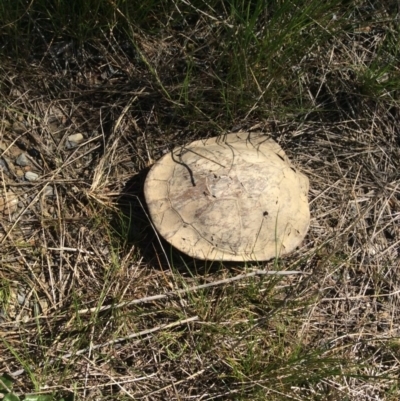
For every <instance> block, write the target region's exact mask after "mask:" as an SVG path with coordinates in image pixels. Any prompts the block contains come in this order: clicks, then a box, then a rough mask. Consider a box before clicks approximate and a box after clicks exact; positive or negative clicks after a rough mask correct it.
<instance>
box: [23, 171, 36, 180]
mask: <svg viewBox="0 0 400 401" xmlns="http://www.w3.org/2000/svg"><path fill="white" fill-rule="evenodd" d="M38 178H39V175H38V174H36V173H33V172H32V171H27V172H26V173H25V179H26V180H27V181H36V180H37V179H38Z"/></svg>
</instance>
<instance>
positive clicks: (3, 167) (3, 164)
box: [0, 159, 8, 171]
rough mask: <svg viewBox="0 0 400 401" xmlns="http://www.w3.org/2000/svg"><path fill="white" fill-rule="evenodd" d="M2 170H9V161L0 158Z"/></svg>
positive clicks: (0, 168)
mask: <svg viewBox="0 0 400 401" xmlns="http://www.w3.org/2000/svg"><path fill="white" fill-rule="evenodd" d="M0 170H1V171H8V166H7V163H6V162H5V161H4V159H0Z"/></svg>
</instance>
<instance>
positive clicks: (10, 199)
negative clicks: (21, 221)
mask: <svg viewBox="0 0 400 401" xmlns="http://www.w3.org/2000/svg"><path fill="white" fill-rule="evenodd" d="M17 205H18V199H17V197H16V196H15V195H14V194H13V193H12V192H10V191H7V192H4V191H2V192H0V213H4V214H12V213H14V212H15V211H16V210H17Z"/></svg>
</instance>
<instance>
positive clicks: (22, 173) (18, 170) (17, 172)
mask: <svg viewBox="0 0 400 401" xmlns="http://www.w3.org/2000/svg"><path fill="white" fill-rule="evenodd" d="M15 175H16V176H17V177H20V178H22V177H23V176H24V172H23V171H22V170H21V169H20V168H19V169H17V170H15Z"/></svg>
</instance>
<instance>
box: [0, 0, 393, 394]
mask: <svg viewBox="0 0 400 401" xmlns="http://www.w3.org/2000/svg"><path fill="white" fill-rule="evenodd" d="M75 3H76V4H75ZM87 3H88V4H87V8H85V7H86V5H83V3H80V2H65V3H63V2H58V3H56V4H53V5H51V6H50V5H48V4H47V2H44V1H32V2H31V3H30V4H29V5H25V3H24V2H22V1H21V2H18V1H14V2H10V3H8V2H4V4H3V5H1V7H2V10H0V15H3V17H0V38H1V39H0V53H1V60H2V61H1V65H0V91H1V95H2V96H1V106H2V107H1V115H0V168H1V170H0V173H1V183H2V188H1V193H0V195H1V198H0V213H1V218H0V223H1V224H0V242H1V267H0V334H1V338H2V341H1V342H0V380H2V382H3V383H4V384H5V386H6V387H7V388H3V390H2V391H3V394H8V397H11V394H15V395H16V396H18V397H20V398H22V397H23V396H24V395H27V394H32V397H36V398H33V399H37V400H39V399H40V398H39V396H40V395H42V396H44V395H47V396H48V397H49V398H48V399H49V400H61V399H62V398H64V399H88V400H116V399H118V400H123V399H144V400H184V399H195V400H211V399H212V400H216V399H233V400H249V399H254V400H265V399H268V400H332V401H333V400H360V401H361V400H362V401H364V400H398V399H399V396H400V389H399V386H398V377H399V373H400V368H399V366H400V364H399V359H400V341H399V338H400V316H399V312H398V311H399V293H400V292H399V291H400V287H399V285H400V284H399V283H400V276H399V275H400V224H399V222H400V173H399V171H400V129H399V124H398V121H399V118H400V99H399V82H400V81H399V77H400V75H399V72H400V70H399V65H400V64H399V56H398V54H397V53H398V50H397V43H398V37H399V33H400V31H399V27H398V15H399V10H398V8H397V7H398V6H397V5H395V4H392V3H391V2H379V4H374V2H368V1H365V2H364V1H357V2H353V3H351V2H350V3H351V4H349V3H348V2H341V1H333V2H330V4H329V5H324V4H320V2H315V1H314V2H313V1H310V0H308V1H292V2H290V1H286V0H283V1H272V2H267V1H261V0H260V1H252V2H247V1H246V2H244V1H229V2H218V1H212V2H209V3H207V4H206V3H203V2H196V1H189V2H186V1H185V2H183V1H182V2H173V1H167V0H165V1H160V2H158V3H157V2H156V3H157V4H153V3H151V2H148V3H146V5H143V4H144V3H143V4H142V3H140V4H139V5H135V4H134V3H132V4H130V5H129V4H126V3H125V2H123V1H117V2H111V1H99V2H95V3H93V4H92V3H91V2H90V1H88V2H87ZM85 4H86V3H85ZM94 5H96V7H95V6H94ZM72 15H73V16H74V18H71V16H72ZM1 18H2V19H1ZM238 129H245V130H261V131H263V132H265V134H266V135H269V136H271V137H272V138H273V139H274V140H276V141H277V142H278V143H279V144H280V145H281V146H282V148H283V149H284V150H285V152H286V153H287V155H288V157H289V158H290V160H291V162H292V163H293V164H294V165H295V166H296V168H298V169H299V170H300V171H302V172H303V173H304V174H306V175H307V176H308V178H309V180H310V192H309V201H310V209H311V224H310V229H309V231H308V234H307V237H306V238H305V240H304V242H303V244H302V245H301V247H299V249H297V250H296V251H295V252H294V253H292V254H291V255H289V256H288V257H285V258H281V259H275V260H272V261H268V262H265V263H264V262H263V263H261V262H260V263H258V264H243V263H220V262H202V261H197V260H193V259H191V258H188V257H186V256H185V255H182V254H180V253H179V252H177V251H175V250H173V249H171V248H170V247H169V245H168V244H167V243H166V242H164V241H163V240H162V238H159V236H158V235H157V233H155V232H154V231H153V229H152V227H151V224H150V220H149V217H148V213H147V210H146V207H145V201H144V198H143V180H144V178H145V175H146V173H147V171H148V168H149V167H150V166H151V165H152V163H153V162H154V161H155V160H157V159H159V158H160V157H161V156H162V155H163V154H165V153H166V152H168V151H169V150H171V149H173V148H174V147H176V146H179V145H182V144H185V143H189V142H190V141H192V140H196V139H202V138H208V137H212V136H217V135H220V134H222V133H224V132H229V131H231V130H238ZM21 155H22V156H21ZM271 272H272V273H273V272H277V273H279V274H271ZM0 386H1V384H0ZM3 387H4V386H3ZM0 389H1V387H0ZM0 394H1V393H0ZM10 399H11V398H10ZM42 399H44V398H42Z"/></svg>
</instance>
